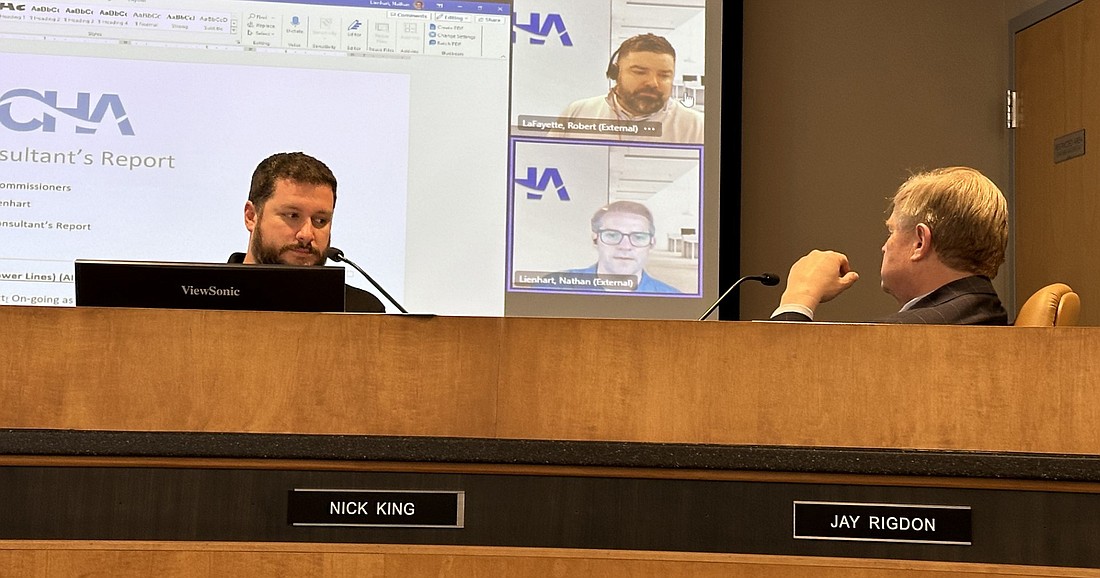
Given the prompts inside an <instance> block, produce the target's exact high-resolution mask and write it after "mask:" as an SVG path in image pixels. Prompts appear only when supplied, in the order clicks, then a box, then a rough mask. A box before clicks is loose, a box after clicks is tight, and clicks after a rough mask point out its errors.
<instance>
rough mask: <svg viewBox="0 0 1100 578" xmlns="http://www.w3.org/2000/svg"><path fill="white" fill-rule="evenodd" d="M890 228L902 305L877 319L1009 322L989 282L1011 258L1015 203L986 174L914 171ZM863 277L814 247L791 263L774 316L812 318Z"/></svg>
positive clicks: (889, 284)
mask: <svg viewBox="0 0 1100 578" xmlns="http://www.w3.org/2000/svg"><path fill="white" fill-rule="evenodd" d="M886 228H887V230H888V231H889V237H888V238H887V239H886V243H885V244H884V245H883V246H882V268H881V275H882V290H883V291H885V292H887V293H889V294H890V295H892V296H893V297H894V298H895V299H897V301H898V305H899V306H900V307H901V308H900V309H899V310H898V312H897V313H894V314H892V315H889V316H887V317H885V318H882V319H877V320H876V321H878V322H882V323H932V324H943V325H1007V324H1008V313H1007V312H1006V311H1005V309H1004V306H1002V305H1001V301H1000V299H999V298H998V297H997V292H996V291H995V290H994V288H993V283H992V282H991V281H990V280H991V279H992V278H993V277H995V276H996V275H997V270H998V269H999V268H1000V266H1001V264H1002V263H1004V260H1005V248H1006V247H1007V245H1008V203H1007V202H1006V201H1005V198H1004V195H1002V194H1001V191H1000V189H998V188H997V185H995V184H993V182H992V181H990V180H989V179H988V178H986V177H985V175H983V174H981V173H980V172H978V171H977V170H974V169H972V168H968V167H948V168H942V169H936V170H933V171H929V172H925V173H919V174H915V175H913V176H911V177H910V178H909V179H908V180H906V181H905V183H903V184H902V185H901V187H900V188H899V189H898V191H897V193H896V194H895V195H894V197H893V200H892V201H891V211H890V217H889V218H888V219H887V220H886ZM858 280H859V274H858V273H856V272H855V271H853V270H852V269H851V268H850V267H849V264H848V257H847V256H845V255H844V254H843V253H837V252H835V251H816V250H815V251H812V252H811V253H810V254H808V255H806V256H805V257H802V258H801V259H799V260H798V261H797V262H796V263H795V264H794V265H793V266H792V267H791V271H790V274H789V275H788V277H787V288H786V290H785V291H784V292H783V296H782V298H781V301H780V305H779V307H778V308H777V309H776V310H775V313H773V314H772V319H773V320H777V321H812V320H813V316H814V312H815V310H816V309H817V307H818V305H820V304H821V303H825V302H827V301H830V300H831V299H833V298H835V297H836V296H837V295H840V294H841V293H843V292H844V291H845V290H847V289H848V288H849V287H851V286H852V285H853V284H854V283H855V282H856V281H858Z"/></svg>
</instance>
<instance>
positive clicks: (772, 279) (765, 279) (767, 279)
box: [699, 273, 779, 321]
mask: <svg viewBox="0 0 1100 578" xmlns="http://www.w3.org/2000/svg"><path fill="white" fill-rule="evenodd" d="M745 281H759V282H760V283H761V284H763V285H766V286H768V287H773V286H775V285H778V284H779V275H776V274H775V273H763V274H761V275H745V276H744V277H742V278H740V279H738V280H737V281H734V282H733V285H730V288H729V289H726V292H725V293H723V294H722V296H721V297H719V298H718V300H717V301H715V302H714V305H711V306H710V308H709V309H707V312H706V313H704V314H703V315H702V316H701V317H699V321H703V320H705V319H706V318H707V317H710V314H711V313H714V310H715V309H717V308H718V304H719V303H721V302H722V300H723V299H725V298H726V295H729V294H730V292H731V291H733V290H734V289H736V288H737V287H738V286H739V285H741V284H742V283H744V282H745Z"/></svg>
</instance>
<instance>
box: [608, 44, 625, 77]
mask: <svg viewBox="0 0 1100 578" xmlns="http://www.w3.org/2000/svg"><path fill="white" fill-rule="evenodd" d="M622 49H623V47H622V46H619V47H618V48H616V49H615V52H612V53H611V59H610V60H608V61H607V78H608V79H609V80H614V81H615V82H618V81H619V59H618V56H619V51H620V50H622Z"/></svg>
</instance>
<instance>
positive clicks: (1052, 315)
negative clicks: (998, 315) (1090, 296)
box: [1013, 283, 1081, 327]
mask: <svg viewBox="0 0 1100 578" xmlns="http://www.w3.org/2000/svg"><path fill="white" fill-rule="evenodd" d="M1080 314H1081V298H1080V297H1079V296H1078V295H1077V294H1076V293H1074V292H1073V289H1070V288H1069V285H1066V284H1065V283H1052V284H1050V285H1047V286H1046V287H1043V288H1042V289H1040V290H1038V291H1036V292H1035V293H1034V294H1033V295H1032V296H1031V297H1030V298H1029V299H1028V300H1027V301H1026V302H1025V303H1024V306H1023V307H1021V308H1020V314H1019V315H1017V316H1016V322H1015V323H1013V325H1015V326H1016V327H1055V326H1059V325H1077V317H1078V316H1079V315H1080Z"/></svg>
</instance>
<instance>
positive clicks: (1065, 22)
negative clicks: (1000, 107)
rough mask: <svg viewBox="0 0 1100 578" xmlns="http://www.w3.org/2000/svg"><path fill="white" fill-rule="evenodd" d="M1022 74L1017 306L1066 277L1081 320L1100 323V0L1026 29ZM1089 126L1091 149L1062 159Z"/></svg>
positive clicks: (1018, 68)
mask: <svg viewBox="0 0 1100 578" xmlns="http://www.w3.org/2000/svg"><path fill="white" fill-rule="evenodd" d="M1015 78H1016V91H1017V94H1018V100H1017V111H1018V115H1019V116H1018V123H1019V124H1018V128H1017V129H1016V139H1015V140H1016V150H1015V163H1016V164H1015V184H1016V186H1015V211H1014V212H1015V238H1016V240H1015V252H1016V299H1017V303H1018V304H1023V302H1024V301H1025V300H1026V299H1027V298H1028V297H1029V296H1030V295H1031V294H1032V293H1033V292H1035V291H1036V290H1038V289H1039V288H1041V287H1043V286H1044V285H1047V284H1049V283H1054V282H1063V283H1066V284H1068V285H1069V286H1070V287H1073V289H1074V290H1076V291H1077V292H1078V293H1079V294H1080V295H1081V303H1082V312H1081V313H1082V314H1081V321H1080V323H1081V324H1082V325H1100V0H1083V1H1082V2H1079V3H1077V4H1074V5H1072V6H1070V7H1068V8H1066V9H1065V10H1062V11H1061V12H1058V13H1056V14H1054V15H1053V16H1050V17H1049V18H1046V19H1045V20H1042V21H1041V22H1039V23H1037V24H1035V25H1033V26H1031V27H1029V28H1026V29H1024V30H1022V31H1020V32H1018V33H1016V38H1015ZM1081 130H1083V131H1084V144H1085V149H1084V151H1085V154H1083V155H1079V156H1074V157H1072V158H1068V159H1065V160H1059V159H1057V158H1056V155H1055V147H1056V143H1057V142H1059V139H1063V138H1064V137H1067V136H1068V135H1072V134H1073V133H1076V132H1077V131H1081ZM1089 141H1091V142H1089ZM1060 150H1061V152H1062V153H1063V156H1065V155H1067V154H1076V153H1074V152H1073V150H1074V149H1073V145H1072V143H1069V144H1067V145H1063V148H1062V149H1060Z"/></svg>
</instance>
